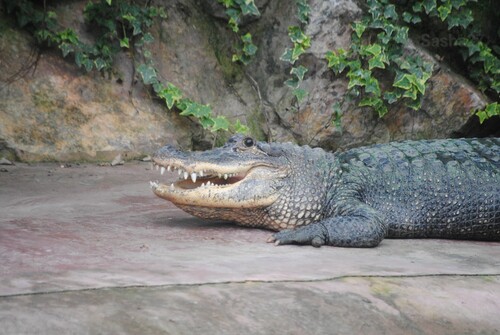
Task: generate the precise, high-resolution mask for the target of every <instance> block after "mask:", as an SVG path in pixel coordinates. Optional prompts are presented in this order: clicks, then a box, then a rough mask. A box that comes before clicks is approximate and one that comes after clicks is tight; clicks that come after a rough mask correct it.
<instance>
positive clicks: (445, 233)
mask: <svg viewBox="0 0 500 335" xmlns="http://www.w3.org/2000/svg"><path fill="white" fill-rule="evenodd" d="M153 161H154V164H155V165H156V166H157V167H160V169H161V173H162V174H163V172H164V171H165V170H168V171H174V170H175V171H177V172H178V173H179V176H180V178H179V179H180V180H179V181H178V182H176V183H173V184H171V185H164V184H160V183H159V182H151V186H152V188H153V191H154V193H155V194H156V195H157V196H159V197H161V198H164V199H167V200H169V201H171V202H173V203H174V204H175V205H176V206H178V207H179V208H181V209H183V210H184V211H186V212H188V213H190V214H192V215H195V216H198V217H201V218H206V219H218V220H228V221H233V222H236V223H238V224H240V225H243V226H251V227H261V228H267V229H271V230H274V231H278V232H277V233H275V234H273V235H272V237H271V238H270V242H275V244H290V243H296V244H312V245H313V246H321V245H332V246H340V247H374V246H377V245H378V244H379V243H380V242H381V241H382V239H384V238H446V239H470V240H487V241H500V139H499V138H490V139H450V140H431V141H405V142H394V143H388V144H379V145H374V146H370V147H362V148H357V149H352V150H348V151H345V152H336V153H328V152H325V151H323V150H321V149H318V148H316V149H312V148H310V147H308V146H304V147H299V146H296V145H293V144H290V143H284V144H280V143H272V144H270V143H265V142H256V141H254V140H253V139H252V138H249V137H244V136H242V135H236V136H233V137H232V138H231V139H230V140H229V141H228V142H227V143H226V144H225V145H224V146H223V147H221V148H217V149H214V150H210V151H205V152H182V151H179V150H177V149H175V148H173V147H171V146H166V147H164V148H162V149H160V150H159V151H158V152H157V153H156V154H155V156H154V158H153Z"/></svg>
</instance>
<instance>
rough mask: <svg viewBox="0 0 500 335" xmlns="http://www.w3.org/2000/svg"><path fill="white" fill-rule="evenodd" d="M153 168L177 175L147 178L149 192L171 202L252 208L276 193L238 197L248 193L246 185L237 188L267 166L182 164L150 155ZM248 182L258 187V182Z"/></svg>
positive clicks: (263, 202) (254, 180) (269, 200)
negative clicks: (166, 179) (169, 179)
mask: <svg viewBox="0 0 500 335" xmlns="http://www.w3.org/2000/svg"><path fill="white" fill-rule="evenodd" d="M153 169H156V170H157V171H158V172H159V173H160V174H161V175H163V174H165V172H170V173H175V174H177V175H178V176H179V180H178V181H177V182H175V183H172V184H170V185H165V184H161V183H159V182H158V181H151V182H150V185H151V188H152V189H153V192H154V193H155V194H156V195H157V196H158V197H160V198H163V199H166V200H169V201H171V202H173V203H174V204H175V205H189V206H203V207H218V208H222V207H225V208H250V207H252V208H253V207H263V206H268V205H270V204H272V203H273V202H274V201H275V200H276V196H272V195H271V196H270V195H269V194H267V195H266V196H263V195H262V196H259V195H255V194H254V195H253V197H241V195H242V194H247V193H248V189H247V191H246V192H244V193H242V192H240V190H239V189H240V188H244V187H247V188H248V187H249V182H251V183H253V184H255V183H257V184H258V183H259V179H258V176H259V175H262V172H263V170H269V169H270V167H268V166H264V165H260V166H252V165H250V166H244V165H238V166H235V167H228V166H219V165H216V164H213V163H201V162H200V163H197V164H195V165H193V164H189V165H186V164H183V162H182V161H181V160H178V159H169V160H162V159H154V160H153ZM265 175H268V173H265ZM255 177H256V178H255ZM266 179H267V178H266ZM260 182H261V183H266V182H268V181H267V180H260ZM252 186H253V187H255V188H257V189H258V188H259V185H252ZM261 187H262V185H261ZM250 193H253V192H250Z"/></svg>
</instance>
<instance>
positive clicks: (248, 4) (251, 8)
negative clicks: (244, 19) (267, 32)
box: [240, 0, 260, 16]
mask: <svg viewBox="0 0 500 335" xmlns="http://www.w3.org/2000/svg"><path fill="white" fill-rule="evenodd" d="M240 8H241V12H242V13H243V15H254V16H260V12H259V9H258V8H257V6H256V5H255V3H254V2H253V0H252V1H244V2H242V3H241V4H240Z"/></svg>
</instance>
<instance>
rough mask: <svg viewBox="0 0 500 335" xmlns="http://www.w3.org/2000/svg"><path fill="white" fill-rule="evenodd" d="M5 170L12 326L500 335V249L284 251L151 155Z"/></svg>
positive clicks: (2, 302)
mask: <svg viewBox="0 0 500 335" xmlns="http://www.w3.org/2000/svg"><path fill="white" fill-rule="evenodd" d="M2 169H4V170H6V171H3V172H0V260H1V262H0V334H57V333H61V334H197V333H203V334H500V243H484V242H483V243H479V242H467V241H444V240H385V241H383V243H382V244H381V245H380V246H379V247H378V248H375V249H342V248H332V247H322V248H320V249H315V248H312V247H301V246H279V247H275V246H274V245H272V244H268V243H265V241H266V239H267V237H268V236H269V234H270V232H268V231H264V230H258V229H245V228H241V227H237V226H233V225H229V224H222V223H213V222H211V223H209V222H204V221H202V220H199V219H195V218H193V217H190V216H189V215H187V214H185V213H183V212H182V211H180V210H178V209H176V208H175V207H173V206H172V205H171V204H170V203H168V202H165V201H163V200H161V199H158V198H156V197H155V196H154V195H153V194H152V192H151V190H150V189H149V180H155V179H159V176H158V173H157V172H156V171H150V170H149V163H127V164H126V165H124V166H116V167H109V166H108V167H98V166H94V165H90V164H89V165H82V166H76V165H73V166H72V167H64V168H63V167H61V166H59V165H56V164H42V165H33V166H27V165H23V164H18V165H17V166H5V167H2Z"/></svg>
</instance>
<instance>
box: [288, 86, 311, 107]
mask: <svg viewBox="0 0 500 335" xmlns="http://www.w3.org/2000/svg"><path fill="white" fill-rule="evenodd" d="M292 93H293V95H294V96H295V98H297V102H298V103H300V102H301V101H302V100H304V98H305V97H306V96H307V95H308V94H309V93H308V92H307V91H306V90H304V89H301V88H297V89H295V90H293V92H292Z"/></svg>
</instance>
